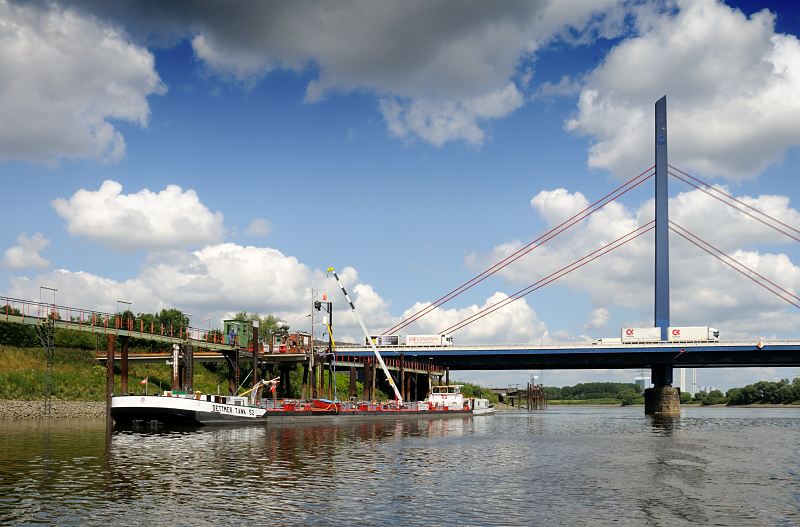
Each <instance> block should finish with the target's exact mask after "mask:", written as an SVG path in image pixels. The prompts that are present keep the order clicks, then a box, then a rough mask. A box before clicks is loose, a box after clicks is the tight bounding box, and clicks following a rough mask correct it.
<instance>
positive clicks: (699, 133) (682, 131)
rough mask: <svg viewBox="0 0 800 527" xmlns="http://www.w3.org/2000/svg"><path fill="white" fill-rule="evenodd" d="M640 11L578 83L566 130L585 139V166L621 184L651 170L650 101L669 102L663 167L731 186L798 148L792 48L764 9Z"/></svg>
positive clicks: (794, 43) (797, 49) (711, 6)
mask: <svg viewBox="0 0 800 527" xmlns="http://www.w3.org/2000/svg"><path fill="white" fill-rule="evenodd" d="M676 4H677V10H676V12H674V13H672V12H667V13H661V14H658V15H654V14H653V13H652V12H651V10H648V9H642V10H640V11H639V16H638V17H637V29H638V36H636V37H634V38H630V39H626V40H623V41H622V42H620V43H619V44H618V45H616V46H615V47H614V48H613V49H612V50H611V51H610V52H609V53H608V55H607V56H606V58H605V60H604V61H603V62H602V63H601V64H600V65H599V66H598V67H597V68H596V69H595V70H594V71H592V72H591V73H590V74H589V75H588V76H587V78H586V82H585V85H584V87H583V89H582V91H581V94H580V98H579V102H578V112H577V115H575V117H574V118H572V119H570V120H568V121H567V122H566V128H567V129H568V130H571V131H573V132H574V133H577V134H582V135H587V136H589V137H591V138H592V139H593V144H592V146H591V148H590V151H589V161H588V163H589V166H590V167H594V168H603V169H607V170H610V171H611V172H612V173H614V174H615V175H617V176H619V177H622V178H627V177H631V176H633V175H635V174H637V173H638V172H639V171H640V170H642V169H643V168H645V167H647V166H649V165H651V164H652V150H653V146H652V145H653V140H654V139H653V135H654V131H653V111H654V110H653V104H654V102H655V101H656V100H657V99H659V98H660V97H661V96H662V95H664V94H666V95H667V98H668V104H667V106H668V129H669V151H670V159H671V162H672V163H673V164H675V165H677V166H680V167H682V168H685V169H689V170H694V171H698V172H702V173H704V174H706V175H709V176H720V177H726V178H729V179H731V180H741V179H745V178H752V177H754V176H755V175H757V174H758V173H759V172H760V171H762V170H763V169H764V168H765V167H767V166H768V165H770V164H771V163H775V162H778V161H780V160H781V158H782V156H783V155H784V153H785V152H786V151H787V149H789V148H790V147H792V146H795V145H798V144H800V99H799V98H798V97H797V93H798V91H800V42H799V41H798V39H797V37H795V36H794V35H787V34H781V33H777V32H776V31H775V18H774V15H772V14H771V13H770V12H768V11H766V10H763V11H759V12H758V13H755V14H753V15H752V16H750V17H748V16H746V15H744V14H743V13H742V12H741V11H739V10H737V9H734V8H731V7H728V6H726V5H725V4H723V3H721V2H719V1H717V0H678V1H677V2H676Z"/></svg>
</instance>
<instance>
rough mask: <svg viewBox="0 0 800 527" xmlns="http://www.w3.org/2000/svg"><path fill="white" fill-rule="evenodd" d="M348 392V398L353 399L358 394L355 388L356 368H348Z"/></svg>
mask: <svg viewBox="0 0 800 527" xmlns="http://www.w3.org/2000/svg"><path fill="white" fill-rule="evenodd" d="M349 388H350V389H349V390H348V392H347V393H348V397H349V398H353V397H355V396H356V395H357V394H358V387H357V386H356V367H355V366H350V386H349Z"/></svg>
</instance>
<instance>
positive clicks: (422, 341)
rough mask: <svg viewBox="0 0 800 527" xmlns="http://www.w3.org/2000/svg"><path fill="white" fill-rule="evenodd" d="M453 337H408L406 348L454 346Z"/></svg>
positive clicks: (445, 335) (447, 335)
mask: <svg viewBox="0 0 800 527" xmlns="http://www.w3.org/2000/svg"><path fill="white" fill-rule="evenodd" d="M452 345H453V336H452V335H450V334H444V335H406V346H452Z"/></svg>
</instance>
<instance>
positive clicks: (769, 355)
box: [0, 97, 800, 415]
mask: <svg viewBox="0 0 800 527" xmlns="http://www.w3.org/2000/svg"><path fill="white" fill-rule="evenodd" d="M670 178H673V179H674V180H676V181H678V182H681V183H683V184H685V185H688V186H689V187H690V188H693V189H695V190H697V191H700V192H702V193H704V194H706V195H708V196H709V197H710V198H713V199H714V200H716V201H717V202H719V203H722V204H724V205H726V206H727V207H730V209H731V210H734V211H737V212H738V213H741V214H742V215H744V216H746V217H748V218H750V219H751V220H753V221H756V222H758V223H759V224H761V225H762V226H763V227H764V228H765V229H772V230H773V231H775V232H778V233H780V234H781V235H783V236H786V237H787V238H789V239H791V240H793V241H796V242H800V229H798V228H796V227H794V226H792V225H790V224H788V223H786V222H785V221H782V220H781V219H780V218H776V217H774V216H772V215H770V214H767V213H766V212H764V211H761V210H759V209H757V208H755V207H753V206H752V205H750V204H748V203H745V202H743V201H742V200H739V199H737V198H736V197H734V196H732V195H730V194H728V193H727V192H725V191H724V190H723V189H722V188H719V187H716V186H714V185H711V184H709V183H707V182H705V181H703V180H701V179H700V178H698V177H696V176H694V175H692V174H690V173H689V172H687V171H684V170H681V169H680V168H678V167H675V166H673V165H670V164H669V163H668V160H667V113H666V97H663V98H662V99H660V100H659V101H657V102H656V105H655V163H654V164H653V166H651V167H649V168H647V169H646V170H643V171H642V172H640V173H639V174H637V175H636V176H634V177H632V178H630V179H628V180H627V181H625V182H624V183H623V184H622V185H620V186H618V187H617V188H615V189H614V190H612V191H611V192H609V193H607V194H606V195H604V196H603V197H601V198H599V199H597V200H596V201H594V202H592V203H591V204H590V205H588V206H587V207H585V208H584V209H583V210H581V211H579V212H577V213H576V214H574V215H573V216H571V217H570V218H568V219H566V220H564V221H563V222H561V223H560V224H558V225H556V226H555V227H553V228H551V229H549V230H548V231H547V232H545V233H543V234H541V235H540V236H538V237H537V238H535V239H533V240H532V241H530V242H529V243H527V244H526V245H524V246H522V247H521V248H519V249H518V250H516V251H515V252H513V253H512V254H510V255H508V256H507V257H505V258H503V259H501V260H500V261H498V262H496V263H494V264H493V265H491V266H490V267H487V268H486V269H485V270H484V271H482V272H481V273H479V274H478V275H476V276H474V277H473V278H471V279H470V280H468V281H466V282H464V283H462V284H461V285H459V286H458V287H456V288H454V289H452V290H450V291H449V292H447V293H446V294H444V295H442V296H440V297H439V298H437V299H436V300H435V301H433V302H431V303H430V304H427V305H426V306H424V307H423V308H421V309H419V310H418V311H416V312H415V313H413V314H411V315H410V316H408V317H406V318H405V319H403V320H401V321H400V322H398V323H397V324H395V325H394V326H393V327H391V328H388V329H386V330H385V331H384V332H383V335H391V334H397V333H398V332H400V331H401V330H403V329H404V328H406V327H408V326H409V325H411V324H413V323H415V322H417V321H419V320H420V319H422V318H423V317H425V316H426V315H428V314H429V313H431V312H433V311H434V310H436V309H437V308H439V307H441V306H443V305H444V304H446V303H448V302H450V301H452V300H453V299H455V298H457V297H458V296H459V295H461V294H463V293H465V292H466V291H468V290H470V289H471V288H473V287H475V286H476V285H478V284H480V283H482V282H483V281H485V280H487V279H488V278H490V277H491V276H493V275H495V274H497V273H498V272H500V271H501V270H503V269H505V268H507V267H508V266H510V265H512V264H514V263H515V262H516V261H518V260H519V259H521V258H523V257H525V256H526V255H528V254H529V253H531V252H533V251H535V250H536V249H537V248H539V247H541V246H542V245H545V244H547V243H548V242H550V241H551V240H553V239H555V238H556V237H558V236H561V235H562V234H563V233H565V232H567V231H569V230H570V229H571V228H573V227H575V226H576V225H580V224H582V223H583V222H584V221H585V220H586V219H587V218H589V217H590V216H591V215H592V214H594V213H596V212H598V211H600V210H602V209H603V208H604V207H605V206H607V205H608V204H609V203H612V202H614V201H615V200H617V199H619V198H620V197H622V196H624V195H626V194H627V193H628V192H630V191H632V190H633V189H636V188H638V187H640V186H642V185H643V184H645V183H647V182H649V181H650V180H651V179H652V180H654V183H655V184H654V187H655V194H654V195H655V217H654V218H653V219H652V220H650V221H646V222H643V223H642V224H641V225H639V226H638V227H636V228H635V229H633V230H630V231H629V232H627V233H617V234H615V235H614V236H615V238H614V239H613V240H612V241H610V242H607V243H603V244H602V245H601V246H599V247H597V248H595V249H594V250H591V251H589V252H587V253H586V254H584V255H583V256H581V257H580V258H577V259H575V260H574V261H572V262H570V263H568V264H567V265H564V266H562V267H560V268H559V269H557V270H555V271H552V272H549V273H547V274H544V275H543V276H541V277H538V278H537V279H536V280H535V281H533V282H531V283H530V284H529V285H527V286H526V287H524V288H522V289H519V290H518V291H516V292H514V293H511V294H509V295H508V296H507V297H506V298H504V299H503V300H500V301H498V302H496V303H495V304H492V305H489V306H486V307H485V308H483V309H481V310H480V311H478V312H476V313H473V314H471V315H470V316H468V317H466V318H464V319H462V320H459V321H457V322H455V323H453V324H450V325H449V326H448V327H443V328H441V329H440V330H439V331H438V332H437V333H439V334H452V333H456V332H458V331H460V330H461V329H463V328H465V327H467V326H469V325H470V324H473V323H476V322H478V321H480V320H482V319H483V318H485V317H488V316H491V315H492V314H493V313H495V312H496V311H498V310H501V309H503V308H505V307H506V306H508V305H509V304H511V303H513V302H515V301H517V300H519V299H520V298H523V297H525V296H527V295H529V294H531V293H534V292H535V291H537V290H539V289H541V288H543V287H546V286H547V285H550V284H552V283H554V282H556V281H558V280H560V279H561V278H563V277H565V276H567V275H569V274H571V273H573V272H580V269H582V268H583V267H585V266H588V265H591V264H592V263H593V262H595V261H596V260H598V259H601V258H602V257H603V256H605V255H607V254H609V253H611V252H613V251H616V250H617V249H619V248H620V247H623V246H625V245H626V244H629V243H631V242H633V241H634V240H636V239H639V238H641V237H642V236H645V235H648V234H649V233H650V232H651V231H653V232H654V233H655V255H654V256H655V258H654V263H655V266H654V270H655V272H654V285H655V302H654V316H653V319H654V324H653V325H654V327H657V328H660V332H661V339H660V342H654V343H641V344H637V343H625V344H622V343H620V344H613V345H612V344H604V343H583V344H575V343H570V344H563V345H552V344H542V345H536V344H520V345H514V344H502V345H492V346H479V345H469V344H459V345H457V346H434V347H414V346H391V347H387V348H381V353H382V354H383V355H384V356H385V357H387V358H389V359H392V360H397V361H399V362H398V366H397V371H398V372H399V374H400V375H401V376H402V372H403V371H404V363H405V362H404V361H407V360H408V361H413V362H414V365H415V366H414V367H415V368H417V369H418V370H420V369H421V370H423V371H424V370H425V365H428V370H427V371H428V372H433V371H440V369H441V368H451V369H462V370H463V369H500V370H502V369H581V368H585V369H592V368H635V369H641V368H650V369H651V377H652V381H653V384H654V388H652V389H649V390H648V391H647V393H646V402H647V403H646V411H647V412H648V413H653V414H662V415H674V414H675V413H676V412H679V408H680V406H679V397H678V396H679V394H678V392H677V390H675V389H674V388H672V386H671V385H672V369H673V368H675V367H746V366H800V339H798V340H763V339H762V340H748V341H721V342H710V341H703V342H670V341H669V339H668V338H667V330H668V328H669V327H670V297H669V234H670V232H671V233H673V234H674V235H675V237H676V239H677V238H680V239H682V240H683V241H685V242H687V243H689V244H691V245H693V246H695V247H696V248H697V249H698V250H700V251H703V252H705V253H706V254H708V255H709V256H711V257H713V258H714V259H716V260H717V261H719V262H721V263H723V264H725V265H726V266H728V267H729V268H730V269H731V270H733V271H735V272H736V273H738V274H739V275H741V276H742V277H743V278H746V279H747V280H749V281H751V282H753V283H754V284H756V285H758V286H759V287H761V288H763V289H764V290H765V291H768V292H769V293H771V294H772V295H774V296H775V297H777V298H779V299H780V300H782V301H783V302H785V303H787V304H789V305H791V306H794V307H797V308H800V296H797V295H796V294H795V293H794V292H793V291H792V290H791V289H790V288H788V287H784V286H782V285H780V284H779V283H777V282H776V281H774V280H772V279H770V278H767V277H766V276H764V275H763V274H761V273H759V272H758V271H757V270H756V269H753V268H752V267H750V266H748V265H746V264H745V263H743V262H741V261H738V260H737V259H735V258H734V257H732V256H731V255H729V254H726V253H725V252H724V251H723V250H721V249H719V248H718V247H716V246H715V245H714V244H712V243H710V242H709V241H707V240H705V239H703V238H702V237H701V236H699V235H698V234H696V233H695V232H693V231H692V230H690V228H689V227H690V226H689V227H687V226H685V225H680V224H678V223H676V222H675V221H672V220H670V218H669V211H668V204H669V201H668V198H669V194H668V181H669V180H670ZM5 301H6V309H5V320H6V321H9V322H20V323H26V324H32V325H35V326H36V327H37V328H39V329H41V328H42V327H44V326H50V327H55V326H56V325H58V326H59V327H69V328H70V329H77V330H79V331H89V332H94V333H104V334H106V335H113V336H114V338H116V337H117V336H119V337H120V340H122V341H123V346H124V342H127V339H128V338H131V337H133V338H142V339H146V340H151V341H157V342H163V343H167V344H176V345H179V346H184V347H186V348H188V349H190V350H191V349H193V348H197V349H203V350H206V353H221V354H222V355H223V356H227V357H228V358H229V359H228V360H229V361H233V362H234V363H235V366H236V368H237V372H238V360H239V359H238V357H239V353H240V352H244V353H247V352H248V351H249V358H252V361H253V370H254V371H253V379H254V380H255V379H256V378H257V375H256V370H257V368H258V360H259V359H258V357H257V355H258V350H255V351H256V352H255V353H253V350H252V349H251V350H246V349H241V348H240V347H239V346H237V345H236V343H235V342H233V343H231V342H227V341H225V339H224V336H221V335H220V336H217V335H215V334H214V333H213V332H211V331H210V330H208V331H204V330H202V329H197V328H182V327H180V328H169V332H168V333H165V329H164V328H163V327H161V328H159V330H158V331H156V328H153V327H150V328H149V329H148V328H145V327H144V325H143V324H142V322H141V321H139V327H138V328H137V327H136V324H137V321H136V320H133V319H131V318H130V317H127V318H125V319H121V318H120V317H119V314H110V315H109V314H99V317H98V314H97V313H95V312H86V313H83V311H82V310H77V311H78V312H79V313H80V316H79V317H78V320H76V319H75V317H74V316H72V314H71V313H70V310H71V309H72V308H64V307H58V306H54V305H53V306H48V305H46V304H41V303H38V304H37V303H33V302H29V304H31V306H33V305H34V304H37V306H38V307H37V308H36V309H38V310H39V312H38V313H36V314H33V313H25V312H20V310H19V309H16V308H14V312H10V311H9V302H10V301H12V302H13V301H15V300H14V299H5ZM20 302H23V303H24V302H25V301H20ZM316 304H319V302H317V303H316ZM42 305H44V312H42ZM329 305H330V304H329ZM0 307H2V306H0ZM31 309H33V307H31ZM64 310H66V311H67V315H66V318H64V314H63V313H62V312H63V311H64ZM54 312H55V314H56V315H57V316H54V315H53V313H54ZM2 315H3V313H2V312H0V317H2ZM90 316H91V322H90V321H89V317H90ZM110 324H111V326H109V325H110ZM176 332H177V333H176ZM39 333H40V338H41V339H42V343H43V345H45V348H47V339H46V335H44V333H43V332H42V331H39ZM113 340H114V339H111V341H112V342H111V344H109V355H108V359H107V363H108V361H109V360H110V362H111V363H112V364H113V353H114V351H113V350H112V349H111V346H112V345H113ZM51 347H52V346H51ZM331 351H333V350H332V349H331ZM312 355H313V354H312ZM371 356H372V351H371V349H369V348H367V347H364V346H346V347H345V346H339V347H338V348H336V350H335V353H331V354H328V355H325V356H324V357H325V358H324V359H323V361H324V364H328V365H335V364H339V363H340V362H341V363H343V364H353V362H352V361H361V364H362V367H363V365H365V364H368V363H369V362H370V358H371ZM191 357H192V355H191V352H190V353H189V354H188V359H187V360H188V364H189V366H188V368H189V370H191V366H190V363H191V360H192V359H191ZM231 357H233V358H231ZM312 362H313V361H312ZM363 369H364V370H365V371H366V370H367V368H363ZM351 372H352V368H351ZM112 373H113V372H112ZM312 375H313V373H312ZM370 375H372V376H374V371H373V372H372V373H371V374H370ZM237 378H238V374H237Z"/></svg>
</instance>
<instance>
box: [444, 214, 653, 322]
mask: <svg viewBox="0 0 800 527" xmlns="http://www.w3.org/2000/svg"><path fill="white" fill-rule="evenodd" d="M654 224H655V220H651V221H649V222H647V223H645V224H644V225H641V226H639V227H637V228H636V229H634V230H632V231H631V232H629V233H627V234H625V235H623V236H620V237H619V238H617V239H616V240H614V241H612V242H610V243H608V244H606V245H604V246H603V247H600V248H599V249H596V250H594V251H592V252H590V253H589V254H586V255H585V256H583V257H581V258H579V259H577V260H575V261H574V262H572V263H571V264H569V265H567V266H564V267H562V268H561V269H559V270H558V271H555V272H554V273H551V274H549V275H547V276H545V277H544V278H541V279H539V280H537V281H536V282H534V283H532V284H530V285H529V286H527V287H524V288H523V289H520V290H519V291H517V292H516V293H514V294H513V295H511V296H509V297H506V298H504V299H503V300H501V301H500V302H496V303H494V304H492V305H491V306H487V307H485V308H484V309H482V310H481V311H478V312H477V313H474V314H473V315H470V316H469V317H467V318H465V319H463V320H461V321H459V322H457V323H455V324H453V325H452V326H450V327H448V328H447V329H444V330H442V331H441V332H440V333H447V332H455V331H458V330H459V329H462V328H464V327H465V326H467V325H469V324H472V323H473V322H476V321H477V320H479V319H481V318H483V317H485V316H486V315H489V314H491V313H493V312H495V311H497V310H498V309H501V308H503V307H505V306H507V305H508V304H510V303H512V302H514V301H516V300H519V299H520V298H522V297H524V296H526V295H528V294H530V293H532V292H534V291H536V290H537V289H541V288H542V287H544V286H546V285H547V284H550V283H552V282H554V281H556V280H558V279H559V278H562V277H564V276H566V275H568V274H569V273H571V272H573V271H575V270H577V269H580V268H581V267H583V266H584V265H586V264H588V263H589V262H592V261H594V260H596V259H597V258H599V257H601V256H603V255H605V254H607V253H609V252H611V251H613V250H615V249H618V248H620V247H622V246H623V245H625V244H626V243H628V242H631V241H633V240H635V239H636V238H638V237H639V236H642V235H643V234H645V233H647V232H649V231H651V230H653V229H654V228H655V225H654ZM626 238H628V239H626ZM598 253H599V254H598Z"/></svg>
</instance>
